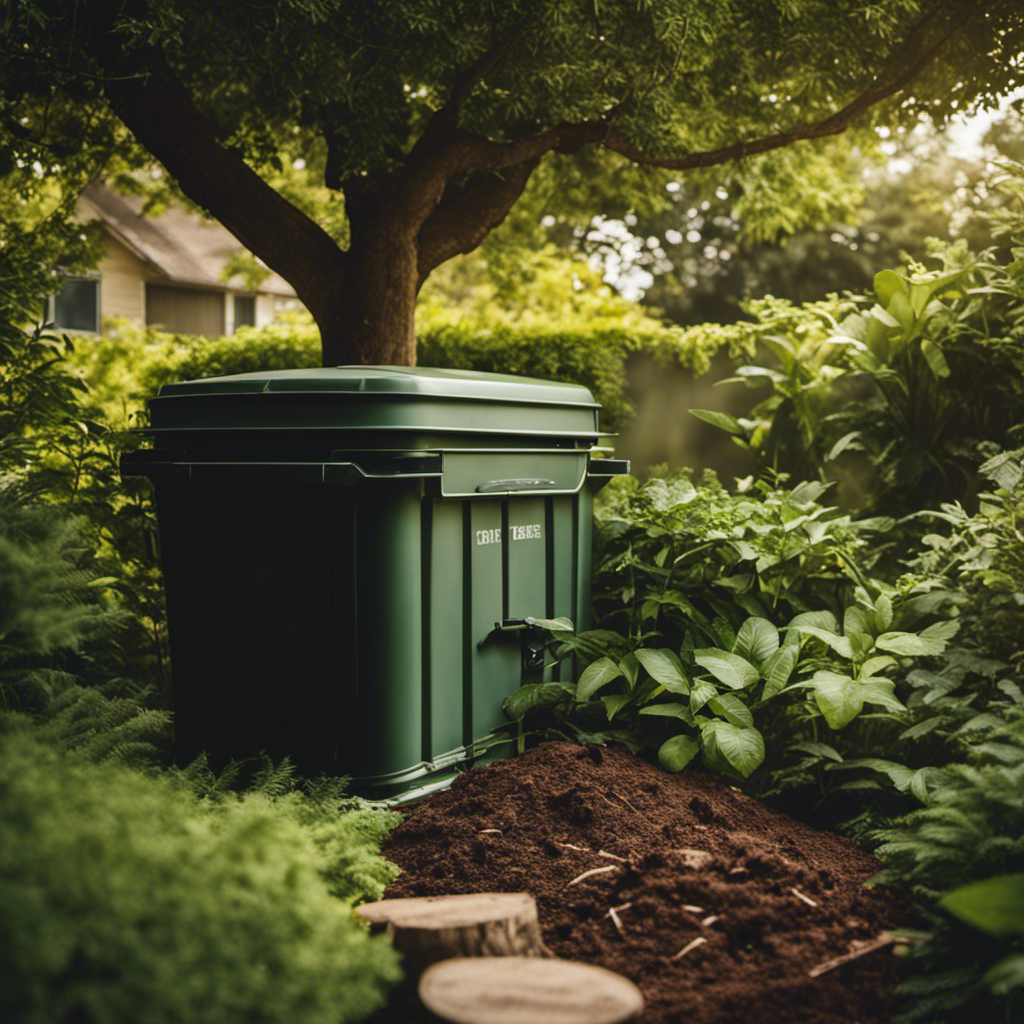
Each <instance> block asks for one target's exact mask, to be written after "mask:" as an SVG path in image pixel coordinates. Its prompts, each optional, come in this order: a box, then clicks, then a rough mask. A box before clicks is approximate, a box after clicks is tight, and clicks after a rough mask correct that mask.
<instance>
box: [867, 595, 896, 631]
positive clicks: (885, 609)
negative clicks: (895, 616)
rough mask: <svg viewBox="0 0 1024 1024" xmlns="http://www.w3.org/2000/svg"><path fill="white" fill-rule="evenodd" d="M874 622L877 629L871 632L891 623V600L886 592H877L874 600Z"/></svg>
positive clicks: (886, 626) (884, 627)
mask: <svg viewBox="0 0 1024 1024" xmlns="http://www.w3.org/2000/svg"><path fill="white" fill-rule="evenodd" d="M875 624H876V626H877V629H873V630H871V632H872V633H876V632H879V631H880V630H882V629H888V628H889V627H890V626H891V625H892V600H891V599H890V598H889V597H888V596H887V595H886V594H879V595H878V598H877V600H876V601H875Z"/></svg>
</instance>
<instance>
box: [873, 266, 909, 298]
mask: <svg viewBox="0 0 1024 1024" xmlns="http://www.w3.org/2000/svg"><path fill="white" fill-rule="evenodd" d="M874 288H875V295H876V296H877V297H878V301H879V302H880V303H881V304H882V305H883V306H888V305H889V302H890V300H891V299H892V297H893V296H894V295H895V294H896V293H897V292H902V293H903V294H904V295H906V294H907V282H906V279H905V278H904V277H903V275H902V274H899V273H897V272H896V271H895V270H880V271H879V272H878V273H877V274H875V280H874Z"/></svg>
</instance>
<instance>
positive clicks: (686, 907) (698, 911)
mask: <svg viewBox="0 0 1024 1024" xmlns="http://www.w3.org/2000/svg"><path fill="white" fill-rule="evenodd" d="M683 910H688V911H689V912H690V913H691V914H703V913H704V908H703V907H695V906H694V905H693V904H692V903H684V904H683Z"/></svg>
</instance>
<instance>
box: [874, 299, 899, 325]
mask: <svg viewBox="0 0 1024 1024" xmlns="http://www.w3.org/2000/svg"><path fill="white" fill-rule="evenodd" d="M870 316H871V317H872V319H874V320H877V321H878V322H879V323H881V324H883V325H884V326H885V327H892V328H898V327H899V326H900V322H899V320H897V319H896V317H894V316H893V315H892V313H890V312H888V310H885V309H882V307H881V306H879V305H877V304H876V305H874V306H872V307H871V313H870Z"/></svg>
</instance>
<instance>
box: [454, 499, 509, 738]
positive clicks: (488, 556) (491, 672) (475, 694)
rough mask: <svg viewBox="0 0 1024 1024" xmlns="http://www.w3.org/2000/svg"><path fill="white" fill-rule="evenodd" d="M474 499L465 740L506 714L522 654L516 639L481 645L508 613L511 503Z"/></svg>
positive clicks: (484, 732) (501, 721)
mask: <svg viewBox="0 0 1024 1024" xmlns="http://www.w3.org/2000/svg"><path fill="white" fill-rule="evenodd" d="M469 505H470V516H469V533H468V536H467V541H468V544H467V547H468V548H469V551H470V556H469V557H470V572H469V573H468V574H467V576H468V584H469V585H468V587H467V588H466V592H465V593H464V595H463V600H464V601H466V602H467V604H468V606H469V608H470V614H469V616H468V619H469V623H470V628H469V635H468V637H466V643H467V648H468V650H469V652H470V667H471V672H470V676H469V679H467V680H466V682H467V684H468V693H467V695H466V697H467V698H468V699H466V700H465V703H464V720H463V735H464V737H465V742H466V743H469V742H470V741H472V740H474V739H479V738H481V737H482V736H486V735H487V733H488V732H489V731H490V730H491V729H493V728H495V727H496V726H499V725H502V724H504V723H505V722H506V721H507V719H506V718H505V716H504V714H503V713H502V710H501V702H502V700H503V699H504V698H505V696H507V695H508V694H509V693H511V692H512V690H513V689H515V687H516V686H517V685H518V683H519V677H520V664H521V655H520V650H519V645H518V644H509V643H504V642H500V641H499V642H494V643H488V644H485V645H484V647H483V648H479V647H478V646H477V645H478V644H479V643H480V641H482V640H483V639H484V638H485V637H487V636H488V634H489V633H490V632H491V630H493V629H494V624H495V623H496V622H500V621H501V620H502V619H503V618H505V617H506V607H505V599H506V597H507V593H506V588H505V585H504V578H503V574H504V572H505V565H504V564H503V563H504V560H505V551H504V548H505V544H504V533H505V531H506V529H507V525H508V524H507V521H506V520H507V515H508V513H507V503H506V502H503V501H494V500H491V501H488V500H479V501H472V502H470V503H469Z"/></svg>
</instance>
